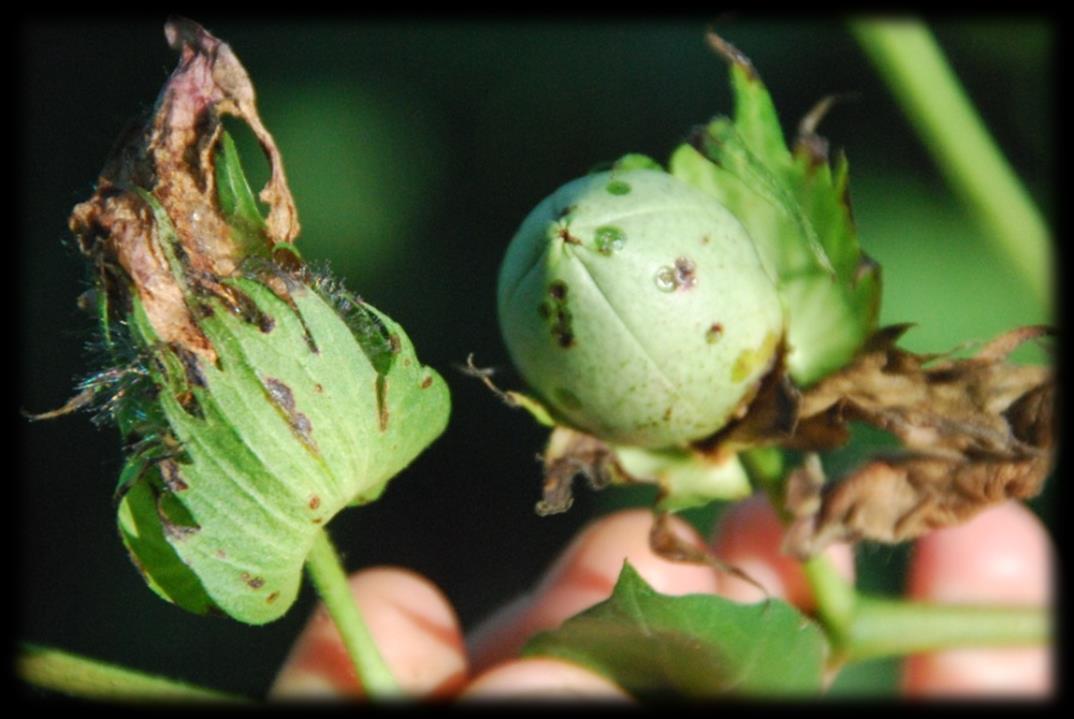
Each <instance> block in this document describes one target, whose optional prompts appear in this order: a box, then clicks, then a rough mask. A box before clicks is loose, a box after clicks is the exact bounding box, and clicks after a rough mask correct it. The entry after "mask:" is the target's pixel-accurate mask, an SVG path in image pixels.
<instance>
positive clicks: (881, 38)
mask: <svg viewBox="0 0 1074 719" xmlns="http://www.w3.org/2000/svg"><path fill="white" fill-rule="evenodd" d="M849 25H850V30H851V32H852V33H853V35H854V36H855V37H856V38H857V40H858V42H859V43H860V44H861V46H862V47H863V48H864V50H865V52H866V54H867V55H868V56H869V58H870V60H872V62H873V64H874V65H875V66H876V68H877V70H878V71H879V73H880V75H881V76H882V77H883V78H884V80H885V81H886V82H887V84H888V86H889V87H890V88H891V90H892V92H893V93H894V94H895V97H896V99H897V100H898V102H899V104H900V105H901V106H902V108H903V110H904V111H905V112H906V114H907V115H908V116H909V118H910V120H911V122H912V123H913V124H914V126H915V127H916V128H917V131H918V132H919V133H920V134H921V136H922V138H923V139H924V141H925V144H926V145H927V146H928V148H929V150H930V151H931V152H932V154H933V156H934V157H935V159H936V161H937V163H938V164H939V165H940V168H941V169H942V171H943V172H944V173H945V175H946V176H947V179H948V181H949V182H950V183H951V185H952V186H953V187H954V189H955V191H956V192H957V193H958V194H959V195H960V196H961V197H962V199H963V200H964V201H965V202H967V203H968V204H969V206H970V207H971V208H972V211H973V212H974V213H975V214H976V216H977V217H978V218H980V220H981V221H982V222H983V223H984V224H985V226H986V228H987V229H988V231H989V236H990V237H991V239H992V240H993V241H994V242H995V243H996V245H997V247H998V248H999V250H1000V251H1001V252H1002V253H1003V254H1004V255H1006V256H1007V257H1008V258H1009V259H1010V260H1011V262H1012V263H1013V264H1014V265H1015V266H1016V267H1017V268H1018V271H1019V272H1020V273H1021V274H1022V276H1023V277H1024V278H1025V280H1026V281H1027V282H1028V284H1029V286H1030V288H1031V289H1032V291H1033V293H1034V295H1035V296H1036V299H1037V301H1039V302H1040V303H1041V305H1042V306H1043V307H1044V308H1045V309H1046V311H1047V312H1048V313H1049V314H1050V313H1051V311H1052V305H1051V297H1052V277H1051V274H1050V267H1051V264H1052V261H1051V248H1050V247H1049V243H1050V241H1051V240H1050V232H1049V230H1048V227H1047V225H1046V224H1045V222H1044V218H1043V217H1042V216H1041V214H1040V211H1039V210H1038V209H1037V207H1036V205H1034V203H1033V200H1032V199H1031V198H1030V197H1029V194H1028V192H1027V191H1026V189H1025V187H1024V186H1023V185H1022V183H1021V182H1020V181H1019V179H1018V177H1017V176H1016V175H1015V174H1014V171H1013V170H1012V169H1011V167H1010V165H1009V164H1008V163H1007V160H1006V159H1005V158H1004V156H1003V153H1002V152H1001V151H1000V149H999V148H998V147H997V146H996V143H995V141H994V140H993V139H992V137H991V135H990V134H989V132H988V130H987V129H986V128H985V126H984V123H983V122H982V121H981V118H980V116H979V115H978V114H977V111H976V109H975V108H974V106H973V103H972V102H971V101H970V99H969V98H968V97H967V96H966V93H965V91H964V90H963V88H962V85H961V83H960V82H959V80H958V78H957V77H956V76H955V73H954V71H953V70H952V69H951V66H950V65H949V64H948V62H947V59H946V58H945V57H944V54H943V51H942V50H941V49H940V47H939V45H938V44H937V43H936V39H935V37H934V36H933V35H932V33H931V32H930V31H929V29H928V28H927V27H925V26H924V24H923V23H921V22H919V21H917V20H909V19H898V20H869V19H855V20H851V21H850V23H849Z"/></svg>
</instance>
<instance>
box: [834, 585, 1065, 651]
mask: <svg viewBox="0 0 1074 719" xmlns="http://www.w3.org/2000/svg"><path fill="white" fill-rule="evenodd" d="M1050 619H1051V617H1050V615H1049V612H1048V611H1047V610H1046V609H1044V608H1042V607H1019V606H1012V607H1007V606H988V605H970V604H932V603H926V602H910V601H898V600H892V599H886V598H874V597H859V598H858V601H857V603H856V605H855V612H854V618H853V622H852V623H851V625H850V636H849V641H848V644H847V648H848V659H851V660H860V659H871V658H875V657H881V656H892V655H902V654H916V653H918V652H929V651H935V650H937V649H946V648H951V647H1009V646H1032V645H1041V644H1044V643H1046V642H1047V641H1048V638H1049V637H1050V636H1051V621H1050Z"/></svg>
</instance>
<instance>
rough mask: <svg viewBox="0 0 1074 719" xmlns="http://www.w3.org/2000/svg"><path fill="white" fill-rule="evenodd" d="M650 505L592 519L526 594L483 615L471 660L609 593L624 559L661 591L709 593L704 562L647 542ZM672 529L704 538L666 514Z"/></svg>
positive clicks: (711, 585) (497, 655) (501, 651)
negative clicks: (674, 556) (674, 557)
mask: <svg viewBox="0 0 1074 719" xmlns="http://www.w3.org/2000/svg"><path fill="white" fill-rule="evenodd" d="M653 520H654V518H653V513H652V511H650V510H643V509H637V510H624V511H620V512H616V513H614V514H610V515H608V516H605V517H602V518H600V519H597V520H596V521H594V522H593V523H591V524H590V525H589V526H588V527H586V528H585V529H584V530H583V531H582V532H581V533H580V534H579V535H578V536H577V537H575V539H574V541H572V542H571V544H570V545H568V547H567V548H566V549H565V550H564V551H563V553H562V554H560V556H559V558H558V559H557V560H556V562H555V563H554V564H553V565H552V567H550V568H549V570H548V571H547V572H546V573H545V575H544V577H543V579H542V580H541V581H540V583H539V584H538V585H537V586H536V587H535V589H534V590H533V591H532V592H530V593H529V594H527V595H525V596H524V597H521V598H519V599H517V600H516V601H515V602H513V603H512V604H511V605H508V606H507V607H505V608H504V609H502V610H500V611H499V612H497V613H496V614H494V615H493V616H492V617H491V618H490V619H488V620H486V621H485V622H484V623H482V625H481V626H479V627H478V628H477V629H476V630H475V631H474V632H473V633H472V635H471V656H472V657H473V662H474V664H473V666H474V668H475V669H477V670H480V669H481V668H483V667H487V666H490V665H492V664H494V663H496V662H499V661H503V660H504V659H507V658H509V657H513V656H516V655H517V654H518V651H519V650H520V649H521V647H522V645H523V644H524V643H525V641H526V640H527V639H528V638H529V637H531V636H532V635H533V634H535V633H536V632H538V631H543V630H546V629H554V628H555V627H558V626H559V625H560V624H561V623H562V622H563V621H564V620H565V619H567V618H568V617H571V616H573V615H575V614H577V613H578V612H581V611H583V610H584V609H587V608H589V607H591V606H592V605H594V604H596V603H598V602H601V601H603V600H605V599H607V598H608V596H609V595H610V594H611V592H612V589H613V588H614V586H615V582H616V580H617V579H618V577H619V573H620V571H621V570H622V568H623V563H624V562H625V561H627V562H630V564H631V566H633V567H634V569H636V570H637V571H638V573H639V574H640V575H641V576H642V578H644V579H645V581H646V582H648V583H649V584H650V585H651V586H652V587H653V588H654V589H655V590H656V591H658V592H661V593H663V594H672V595H679V594H692V593H710V594H711V593H712V592H714V591H715V590H716V576H715V573H714V572H713V571H712V570H711V569H709V568H708V567H707V566H703V565H698V564H688V563H683V562H673V561H670V560H667V559H664V558H662V557H660V556H658V555H656V554H655V553H653V550H652V548H651V547H650V546H649V531H650V529H652V526H653ZM671 527H672V531H673V532H675V534H676V535H677V536H678V537H680V538H681V539H683V540H685V541H687V542H689V543H690V544H692V545H693V546H696V547H703V546H704V544H703V540H702V538H701V537H700V535H698V533H697V532H696V531H695V530H694V529H693V527H691V526H690V525H689V524H688V523H686V522H685V521H684V520H682V519H680V518H678V517H672V518H671Z"/></svg>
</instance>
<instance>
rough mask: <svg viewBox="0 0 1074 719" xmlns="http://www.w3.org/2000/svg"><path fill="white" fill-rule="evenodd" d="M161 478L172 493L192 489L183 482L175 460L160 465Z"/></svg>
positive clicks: (167, 460) (168, 460) (164, 461)
mask: <svg viewBox="0 0 1074 719" xmlns="http://www.w3.org/2000/svg"><path fill="white" fill-rule="evenodd" d="M160 477H161V479H162V480H164V486H165V487H167V488H168V490H169V491H171V492H182V491H184V490H187V489H190V485H188V484H187V483H186V482H185V481H183V477H182V475H180V473H179V464H178V463H177V462H175V460H171V459H166V460H163V461H162V462H161V463H160Z"/></svg>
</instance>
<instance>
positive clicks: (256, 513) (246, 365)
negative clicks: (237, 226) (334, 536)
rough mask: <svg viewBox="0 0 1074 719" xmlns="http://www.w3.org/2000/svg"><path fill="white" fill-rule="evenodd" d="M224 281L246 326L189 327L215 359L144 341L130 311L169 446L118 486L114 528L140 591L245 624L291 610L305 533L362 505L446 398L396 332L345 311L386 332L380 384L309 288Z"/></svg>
mask: <svg viewBox="0 0 1074 719" xmlns="http://www.w3.org/2000/svg"><path fill="white" fill-rule="evenodd" d="M224 284H225V285H226V286H227V287H229V288H230V289H231V290H232V291H233V292H235V293H236V294H237V295H238V296H241V297H245V298H246V299H247V300H248V301H249V304H250V306H251V307H254V308H256V313H255V314H256V316H254V317H250V316H244V315H243V313H241V312H240V313H236V312H235V311H234V310H235V308H234V307H230V306H225V304H224V303H223V302H222V301H221V300H220V299H218V298H215V297H213V298H211V299H207V300H205V302H206V304H205V305H204V308H203V309H202V310H201V311H199V312H198V313H196V314H197V316H198V326H199V328H200V329H201V331H202V332H204V334H205V336H206V338H207V339H208V340H209V342H210V344H211V345H212V347H213V348H214V350H215V351H216V353H217V356H218V358H219V361H218V362H217V363H216V364H212V363H209V362H206V361H205V360H203V359H201V358H200V357H197V356H194V355H192V354H190V353H187V354H186V355H181V354H180V353H178V352H177V350H176V349H175V348H173V347H171V346H166V345H163V344H162V343H160V342H159V341H157V340H156V337H155V334H154V333H153V330H152V328H151V326H150V324H149V322H148V320H147V318H146V317H145V314H144V311H142V310H141V306H140V304H139V303H137V302H135V307H134V312H133V313H132V323H131V324H132V327H133V329H134V331H135V332H136V333H137V334H138V339H139V341H140V344H142V345H143V346H146V347H150V348H153V361H152V362H150V363H149V364H148V369H149V373H150V375H151V377H152V380H153V382H154V384H155V385H156V386H157V388H158V391H157V397H156V401H157V403H158V405H159V407H160V409H161V412H162V415H163V416H164V418H165V419H166V427H162V428H159V429H158V434H159V435H160V437H161V442H162V443H163V446H165V447H171V451H170V453H169V454H166V455H165V456H166V457H167V458H165V459H159V458H157V461H154V462H152V463H151V465H150V468H149V469H148V470H147V471H145V472H136V473H134V474H135V476H134V477H131V480H132V481H133V486H132V487H131V489H130V490H129V491H128V492H127V493H126V494H125V495H124V498H123V500H122V502H121V504H120V508H119V523H120V530H121V534H122V535H123V538H124V542H125V543H126V544H127V547H128V549H129V550H130V551H131V553H132V556H133V557H134V559H135V562H136V564H137V565H138V566H139V567H140V568H141V569H142V571H143V573H144V574H145V576H146V579H147V581H148V582H149V584H150V586H151V587H152V588H153V589H154V590H155V591H157V592H158V593H160V594H162V596H165V597H166V598H169V599H171V600H172V601H175V602H176V603H178V604H180V605H181V606H183V607H185V608H187V609H190V610H191V611H195V612H204V611H206V610H207V609H209V608H212V607H216V608H219V609H220V610H221V611H223V612H225V613H227V614H229V615H231V616H232V617H234V618H236V619H239V620H240V621H244V622H248V623H251V624H260V623H264V622H267V621H271V620H273V619H276V618H277V617H279V616H280V615H281V614H282V613H283V612H284V611H286V609H287V608H288V607H289V606H290V605H291V604H292V602H293V601H294V599H295V597H296V595H297V591H298V586H299V583H300V579H301V574H302V566H303V563H304V561H305V558H306V555H307V553H308V552H309V549H310V547H311V545H312V542H313V539H314V535H315V533H316V532H317V531H318V530H319V529H320V527H321V526H323V525H324V524H326V523H327V522H329V521H330V520H331V518H332V517H333V516H334V515H335V514H336V513H337V512H338V511H339V510H340V509H342V508H343V507H344V506H346V505H348V504H362V503H365V502H369V501H372V500H373V499H376V498H377V497H378V496H379V495H380V494H381V492H383V490H384V488H385V486H386V485H387V482H388V480H390V479H391V478H392V477H393V476H394V475H395V474H397V473H398V472H399V471H400V470H402V469H403V468H404V467H405V466H406V465H407V464H409V463H410V462H411V461H412V460H413V459H414V457H416V456H417V454H418V453H419V452H421V450H422V449H424V448H425V446H427V445H428V444H429V443H430V442H431V441H432V440H433V439H435V438H436V437H437V436H438V435H439V434H440V433H441V432H442V431H443V429H444V427H445V425H446V422H447V416H448V411H449V398H448V392H447V387H446V385H445V383H444V382H443V380H442V379H441V378H440V377H439V375H437V373H436V372H434V371H433V370H431V369H429V368H427V367H424V366H422V365H421V364H420V362H418V360H417V357H416V356H415V353H414V348H413V346H412V345H411V343H410V341H409V339H408V338H407V336H406V334H405V333H404V332H403V331H402V329H401V328H400V327H399V326H398V325H397V324H395V323H394V322H392V321H391V320H390V319H389V318H387V317H386V316H385V315H383V314H381V313H380V312H378V311H377V310H375V309H374V308H372V307H370V306H369V305H365V304H362V305H361V307H360V308H357V309H355V310H354V311H355V312H358V311H360V312H366V313H368V314H369V317H370V322H375V323H377V325H378V326H379V327H381V328H383V331H384V332H386V333H387V336H388V337H389V340H388V341H389V344H390V347H391V349H390V350H389V351H390V352H391V354H392V355H393V358H392V359H391V361H390V362H389V361H387V360H386V359H385V358H384V357H381V356H379V355H377V356H376V358H375V361H376V364H379V365H380V367H379V368H380V369H381V370H383V373H381V372H378V367H377V366H376V365H375V364H374V359H371V358H370V357H369V356H367V349H366V346H365V345H363V343H362V341H360V339H359V338H358V337H356V335H355V334H354V332H353V330H352V328H351V327H350V326H349V325H348V323H347V322H345V321H344V320H343V318H341V317H340V315H339V314H338V313H337V311H336V308H334V307H333V306H331V305H330V304H329V303H327V302H326V301H325V300H324V299H323V298H322V297H321V295H320V294H319V293H318V292H317V291H315V290H314V289H312V288H310V287H308V286H305V285H302V284H298V283H295V284H294V286H292V287H290V288H289V290H290V293H289V294H290V300H291V302H290V303H288V302H285V301H284V300H282V299H280V298H279V297H277V296H276V295H275V294H274V293H273V291H272V290H270V289H269V288H268V287H267V286H265V285H263V284H261V283H259V282H256V281H254V280H250V279H233V280H227V281H225V282H224ZM366 339H368V338H366ZM367 344H368V343H367ZM192 577H194V578H196V581H194V580H193V579H192Z"/></svg>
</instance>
